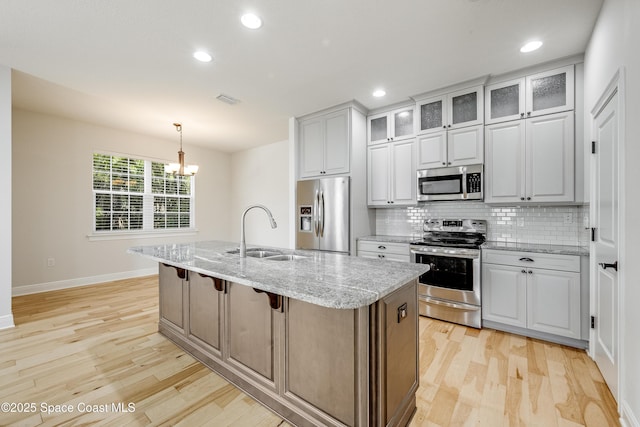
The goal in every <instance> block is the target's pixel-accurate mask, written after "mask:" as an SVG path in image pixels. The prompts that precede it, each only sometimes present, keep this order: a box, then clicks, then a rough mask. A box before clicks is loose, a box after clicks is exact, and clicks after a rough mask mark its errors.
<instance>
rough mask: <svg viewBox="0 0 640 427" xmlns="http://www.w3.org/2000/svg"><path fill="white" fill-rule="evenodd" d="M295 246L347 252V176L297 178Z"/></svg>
mask: <svg viewBox="0 0 640 427" xmlns="http://www.w3.org/2000/svg"><path fill="white" fill-rule="evenodd" d="M296 194H297V195H296V208H297V211H296V217H297V221H296V227H297V228H296V248H298V249H316V250H322V251H332V252H344V253H349V177H344V176H341V177H336V178H321V179H314V180H307V181H298V186H297V192H296Z"/></svg>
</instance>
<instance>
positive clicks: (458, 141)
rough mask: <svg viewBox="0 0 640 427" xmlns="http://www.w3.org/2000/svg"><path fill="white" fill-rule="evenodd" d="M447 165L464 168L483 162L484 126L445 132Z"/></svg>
mask: <svg viewBox="0 0 640 427" xmlns="http://www.w3.org/2000/svg"><path fill="white" fill-rule="evenodd" d="M447 133H448V135H447V139H448V141H447V165H448V166H464V165H475V164H478V163H483V161H484V126H482V125H480V126H472V127H466V128H462V129H454V130H451V131H449V132H447Z"/></svg>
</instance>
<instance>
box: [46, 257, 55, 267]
mask: <svg viewBox="0 0 640 427" xmlns="http://www.w3.org/2000/svg"><path fill="white" fill-rule="evenodd" d="M54 265H56V259H55V258H47V267H53V266H54Z"/></svg>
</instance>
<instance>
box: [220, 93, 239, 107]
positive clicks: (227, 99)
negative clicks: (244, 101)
mask: <svg viewBox="0 0 640 427" xmlns="http://www.w3.org/2000/svg"><path fill="white" fill-rule="evenodd" d="M216 99H217V100H218V101H222V102H224V103H225V104H229V105H236V104H237V103H238V102H240V101H239V100H237V99H235V98H233V97H231V96H229V95H225V94H224V93H221V94H220V95H218V96H216Z"/></svg>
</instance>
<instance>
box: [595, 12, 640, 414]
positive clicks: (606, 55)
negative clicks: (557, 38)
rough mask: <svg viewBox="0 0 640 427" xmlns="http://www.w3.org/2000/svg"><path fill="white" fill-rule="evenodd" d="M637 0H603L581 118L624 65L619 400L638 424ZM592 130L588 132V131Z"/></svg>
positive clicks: (639, 70) (639, 170) (639, 76)
mask: <svg viewBox="0 0 640 427" xmlns="http://www.w3.org/2000/svg"><path fill="white" fill-rule="evenodd" d="M638 22H640V1H638V0H605V2H604V5H603V7H602V10H601V12H600V16H599V18H598V22H597V24H596V27H595V29H594V31H593V34H592V37H591V41H590V42H589V46H588V48H587V51H586V55H585V114H586V117H585V121H586V126H588V129H589V130H590V123H591V117H590V111H591V109H592V108H593V107H594V105H595V102H596V101H597V99H598V97H599V96H600V95H601V94H602V92H603V91H604V90H605V88H606V86H607V85H608V83H609V82H610V80H611V79H612V77H613V75H614V73H615V72H616V71H617V70H618V69H619V68H621V67H624V69H625V76H626V78H625V82H624V84H625V93H624V97H625V101H626V102H625V115H626V125H625V129H624V133H625V139H624V141H623V145H624V179H623V181H624V183H626V185H625V188H624V193H623V200H622V205H621V206H622V209H623V211H624V215H625V217H626V228H625V230H624V231H623V233H624V235H625V236H628V237H627V238H626V241H625V243H624V246H623V253H624V254H625V255H624V258H623V259H624V260H625V261H623V259H621V260H620V261H621V270H622V272H621V275H622V277H623V278H624V279H623V280H624V283H620V284H619V285H620V289H621V290H622V292H623V293H624V295H623V298H622V304H623V308H622V315H623V319H622V324H621V326H622V331H623V334H624V335H623V336H622V337H621V339H622V342H623V343H624V345H623V348H622V349H621V350H622V352H621V373H622V375H621V376H622V382H621V384H620V385H621V390H620V402H619V404H620V406H621V408H622V416H623V419H625V421H626V423H627V424H629V425H632V426H640V365H639V364H638V360H640V340H639V339H638V332H637V325H640V310H638V309H637V307H636V305H637V302H638V301H640V286H638V284H639V283H638V277H640V263H638V262H636V260H635V257H636V255H637V254H638V253H640V241H639V240H638V236H640V223H638V222H637V221H635V218H636V215H637V212H639V211H640V198H639V197H638V190H637V188H636V186H635V185H634V184H635V183H637V182H640V168H638V160H640V141H639V138H640V120H638V118H639V117H640V96H639V94H640V55H639V54H638V44H639V43H640V26H639V25H638ZM589 134H590V133H587V135H589Z"/></svg>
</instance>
